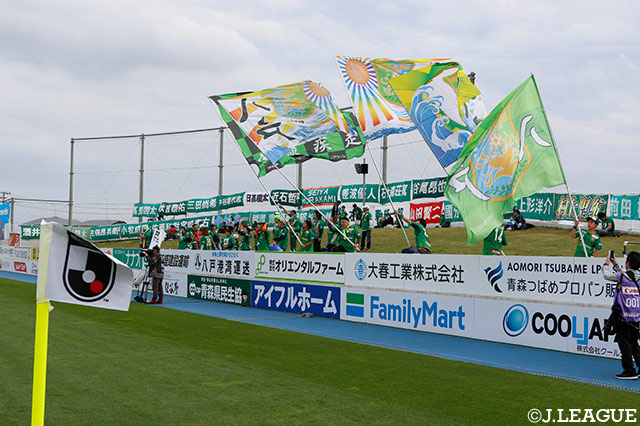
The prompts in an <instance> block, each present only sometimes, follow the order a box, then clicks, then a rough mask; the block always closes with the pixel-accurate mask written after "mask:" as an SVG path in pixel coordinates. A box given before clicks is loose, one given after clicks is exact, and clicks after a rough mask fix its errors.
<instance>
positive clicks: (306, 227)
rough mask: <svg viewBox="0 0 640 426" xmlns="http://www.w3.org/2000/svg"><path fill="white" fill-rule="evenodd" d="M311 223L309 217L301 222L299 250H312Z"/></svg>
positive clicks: (312, 234) (312, 235)
mask: <svg viewBox="0 0 640 426" xmlns="http://www.w3.org/2000/svg"><path fill="white" fill-rule="evenodd" d="M314 237H315V235H314V233H313V224H312V223H311V219H307V220H305V221H304V222H302V231H301V232H300V251H305V252H307V251H313V240H314Z"/></svg>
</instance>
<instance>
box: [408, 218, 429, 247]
mask: <svg viewBox="0 0 640 426" xmlns="http://www.w3.org/2000/svg"><path fill="white" fill-rule="evenodd" d="M411 227H412V228H413V235H414V236H415V237H416V247H425V248H427V249H429V251H431V240H429V235H428V234H427V230H426V229H424V226H422V225H420V224H419V223H416V222H412V223H411Z"/></svg>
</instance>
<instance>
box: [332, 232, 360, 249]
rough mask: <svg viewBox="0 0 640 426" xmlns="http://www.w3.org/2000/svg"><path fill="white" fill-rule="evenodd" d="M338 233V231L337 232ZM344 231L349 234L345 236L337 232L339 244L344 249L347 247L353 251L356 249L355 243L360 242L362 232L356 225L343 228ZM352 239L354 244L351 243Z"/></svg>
mask: <svg viewBox="0 0 640 426" xmlns="http://www.w3.org/2000/svg"><path fill="white" fill-rule="evenodd" d="M336 233H337V232H336ZM342 233H343V234H344V235H346V236H347V238H348V240H347V238H345V237H343V236H342V234H340V233H337V235H338V245H340V246H341V247H342V248H343V249H345V250H346V251H347V252H349V253H353V252H355V251H356V248H355V246H354V244H357V243H358V239H359V238H360V233H359V232H358V229H357V228H356V227H355V226H353V227H352V226H350V227H348V228H346V229H344V228H343V229H342ZM349 241H351V242H352V243H353V244H351V243H350V242H349Z"/></svg>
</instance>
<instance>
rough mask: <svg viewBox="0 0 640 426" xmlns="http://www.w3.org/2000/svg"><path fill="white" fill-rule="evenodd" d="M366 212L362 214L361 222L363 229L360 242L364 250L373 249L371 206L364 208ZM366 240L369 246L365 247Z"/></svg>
mask: <svg viewBox="0 0 640 426" xmlns="http://www.w3.org/2000/svg"><path fill="white" fill-rule="evenodd" d="M362 208H363V210H364V212H363V213H362V216H361V220H360V227H361V228H362V239H361V240H360V247H361V248H362V250H369V249H371V212H370V211H369V206H364V207H362ZM365 238H366V240H367V245H366V247H365V245H364V241H365Z"/></svg>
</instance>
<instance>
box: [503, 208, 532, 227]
mask: <svg viewBox="0 0 640 426" xmlns="http://www.w3.org/2000/svg"><path fill="white" fill-rule="evenodd" d="M528 227H529V225H528V224H527V222H526V221H525V220H524V217H522V215H521V214H520V210H518V209H513V216H511V220H510V221H509V222H507V224H506V225H505V226H504V230H505V231H520V230H522V231H524V230H525V229H527V228H528Z"/></svg>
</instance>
